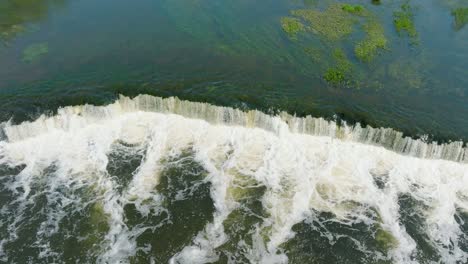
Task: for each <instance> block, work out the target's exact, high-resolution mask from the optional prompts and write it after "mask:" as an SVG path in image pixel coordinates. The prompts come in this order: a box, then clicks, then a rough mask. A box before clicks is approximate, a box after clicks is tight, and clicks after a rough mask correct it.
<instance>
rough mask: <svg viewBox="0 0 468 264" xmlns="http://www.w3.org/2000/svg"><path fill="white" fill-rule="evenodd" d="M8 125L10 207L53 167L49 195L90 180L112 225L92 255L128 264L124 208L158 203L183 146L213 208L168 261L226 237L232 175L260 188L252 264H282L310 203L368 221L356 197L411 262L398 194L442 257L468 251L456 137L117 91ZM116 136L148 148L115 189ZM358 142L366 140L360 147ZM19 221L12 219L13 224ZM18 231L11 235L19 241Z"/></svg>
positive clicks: (464, 171)
mask: <svg viewBox="0 0 468 264" xmlns="http://www.w3.org/2000/svg"><path fill="white" fill-rule="evenodd" d="M195 118H198V119H195ZM202 119H204V120H202ZM4 132H5V135H6V137H7V138H8V141H2V142H1V143H0V163H2V164H10V165H18V164H24V165H26V167H25V169H24V170H23V171H22V172H21V173H20V174H19V175H17V176H16V178H15V180H14V182H13V184H12V187H11V188H12V189H16V188H17V187H22V191H21V193H20V195H19V196H18V198H17V199H18V203H20V204H23V203H24V204H26V203H27V202H28V201H31V199H33V198H32V197H31V194H30V190H31V182H32V181H33V179H35V178H37V177H41V172H42V171H43V170H44V169H45V168H46V167H48V166H50V165H52V164H55V166H56V167H57V171H56V172H55V173H54V175H55V176H54V178H51V179H49V180H48V184H49V188H50V189H49V192H50V193H55V192H56V191H54V190H55V189H57V188H58V187H59V186H60V187H65V188H73V187H72V185H71V183H75V182H79V183H82V184H87V185H89V186H94V187H93V188H95V190H96V193H97V194H99V195H100V196H99V201H100V202H102V203H103V208H104V212H105V213H106V215H108V216H109V217H108V222H109V226H110V230H109V232H108V234H107V236H106V241H104V242H103V246H102V248H103V251H102V252H101V253H100V254H101V255H100V257H99V261H100V262H112V263H116V262H126V261H128V257H130V256H132V255H134V254H135V252H136V250H137V248H136V242H135V239H136V237H137V236H138V235H139V234H140V233H141V232H142V229H138V228H135V229H131V228H129V227H128V226H127V225H126V223H125V219H124V213H123V206H124V205H125V204H126V203H129V202H131V203H134V204H135V205H136V207H137V210H139V211H140V212H142V214H145V212H146V213H148V210H149V209H148V203H147V201H148V200H151V201H153V202H152V203H149V204H150V205H151V206H158V199H159V198H158V194H157V193H156V190H155V187H156V186H157V185H158V184H159V174H160V172H161V169H162V168H163V167H164V164H162V163H161V161H162V160H163V159H164V158H165V157H167V156H169V155H171V153H174V152H180V151H181V150H183V149H186V148H189V147H190V148H192V149H193V151H194V153H195V154H194V155H195V160H196V161H197V162H199V163H200V164H201V165H202V166H203V167H204V168H205V170H206V171H207V172H208V176H207V179H206V180H207V181H209V182H210V183H211V186H212V187H211V197H212V199H213V201H214V207H215V213H214V217H213V221H212V222H210V223H208V224H207V225H206V226H205V228H204V230H203V231H201V232H200V233H199V234H198V235H197V236H196V237H195V238H194V239H193V241H192V243H191V245H187V246H186V247H185V248H184V249H183V250H182V251H181V252H179V253H177V254H176V255H175V256H174V257H173V258H172V260H171V261H172V262H174V263H177V262H180V263H206V262H210V261H215V260H216V259H217V258H218V251H217V249H218V248H219V246H221V245H222V244H223V243H225V242H226V241H227V240H228V239H229V236H228V235H227V234H225V231H224V226H223V222H224V221H225V220H226V218H227V217H228V216H229V214H230V213H231V212H232V210H234V209H235V208H237V206H239V204H238V202H237V201H236V200H235V198H234V197H232V196H230V195H229V189H230V188H233V186H234V182H235V179H236V177H238V175H237V174H236V173H240V174H242V175H243V176H245V177H249V178H251V179H253V180H255V182H256V183H258V184H259V185H263V186H265V187H266V191H265V193H264V195H263V197H262V204H263V206H264V209H265V210H266V212H267V214H268V217H267V218H266V219H264V221H263V222H262V223H261V225H260V226H258V227H256V228H257V229H256V232H255V234H253V241H254V242H253V246H252V248H251V249H250V252H249V253H248V256H247V258H248V259H250V260H251V261H252V262H258V263H285V262H287V257H286V255H284V254H283V253H281V252H280V251H279V248H280V247H281V245H282V244H283V243H284V242H286V241H287V240H289V239H290V238H291V237H293V236H294V233H293V232H292V231H291V229H292V227H293V226H294V225H295V224H297V223H300V222H302V221H304V220H305V219H306V218H307V217H310V215H311V210H317V211H326V212H331V213H333V214H334V215H335V217H336V219H337V221H344V222H345V221H348V219H350V215H353V214H354V215H353V216H357V217H361V218H365V216H364V215H363V213H362V212H358V211H355V210H353V209H352V208H350V207H349V206H345V204H346V203H347V202H355V203H357V204H364V205H367V206H368V207H370V208H375V210H376V211H377V212H378V214H379V216H380V218H381V226H382V228H383V229H384V230H386V231H388V232H390V233H391V234H392V236H394V237H395V238H396V239H397V240H398V245H397V246H396V247H395V248H393V249H391V251H390V253H389V254H390V255H391V256H392V258H393V260H394V261H395V262H397V263H410V262H412V261H413V260H412V254H413V253H414V251H415V250H416V242H415V241H414V240H413V239H412V238H411V237H410V236H409V234H408V233H407V232H406V230H405V228H404V227H403V226H402V225H401V223H400V222H399V218H400V215H399V205H398V195H399V194H402V193H409V194H410V195H411V196H413V197H414V198H416V199H417V200H419V201H422V202H424V203H425V204H426V205H427V207H428V208H429V210H427V211H426V212H425V216H426V222H425V223H423V224H424V225H425V226H426V229H427V234H428V236H429V237H430V239H431V240H432V241H433V243H434V244H435V245H436V246H437V250H438V251H439V253H440V254H441V255H442V258H443V259H442V261H443V262H447V263H451V262H454V261H461V262H466V261H468V253H467V252H465V251H463V250H462V249H461V248H460V246H459V236H460V234H461V232H462V231H461V229H460V226H459V225H458V224H457V223H456V221H455V219H454V214H455V212H456V209H457V208H461V209H462V210H466V209H467V208H468V200H467V199H466V196H464V195H461V194H466V193H468V164H466V161H467V159H466V157H465V154H464V153H465V151H466V150H465V149H464V148H462V147H461V146H462V145H460V143H453V144H449V145H436V144H432V143H431V144H427V143H424V142H422V141H417V140H412V139H408V138H403V137H401V135H400V134H398V132H395V131H393V130H386V129H372V128H365V129H361V128H359V127H347V126H344V127H337V126H336V124H334V123H333V122H327V121H324V120H323V119H314V118H311V117H307V118H303V119H301V118H295V117H292V116H288V115H286V114H282V115H281V116H277V117H272V116H268V115H265V114H263V113H260V112H257V111H250V112H247V113H244V112H241V111H239V110H234V109H230V108H222V107H214V106H210V105H207V104H200V103H190V102H185V101H180V100H178V99H174V98H171V99H161V98H156V97H150V96H139V97H137V98H135V99H129V98H126V97H122V98H120V99H119V100H118V101H117V102H116V103H114V104H111V105H109V106H102V107H95V106H76V107H66V108H63V109H60V110H59V111H58V114H57V115H56V116H53V117H46V116H42V117H40V118H39V119H38V120H36V121H33V122H25V123H22V124H19V125H6V126H5V127H4ZM299 132H304V133H299ZM371 134H372V135H371ZM398 135H399V136H398ZM119 140H120V141H124V142H128V143H131V144H144V145H146V146H147V148H146V155H145V158H144V160H143V162H142V164H141V165H140V167H139V168H138V170H137V171H136V173H135V174H134V176H133V179H132V181H131V183H130V184H129V186H128V188H126V189H125V190H123V191H122V193H118V192H117V191H116V187H117V186H116V182H115V181H114V180H113V179H112V177H110V175H108V174H107V171H106V166H107V163H108V160H107V154H108V153H109V151H110V149H111V145H112V144H113V143H114V142H116V141H119ZM363 141H364V142H368V143H369V144H362V143H359V142H363ZM389 142H390V143H389ZM379 144H381V145H383V146H385V147H387V148H390V149H393V150H396V151H400V152H401V153H403V154H408V155H402V154H398V153H397V152H394V151H391V150H387V149H386V148H384V147H382V146H376V145H379ZM418 157H426V158H418ZM436 158H437V159H436ZM438 158H444V159H452V160H455V161H458V162H454V161H449V160H443V159H438ZM375 175H377V176H378V177H384V178H385V181H386V184H385V187H384V188H383V189H380V188H378V187H377V185H376V184H375V181H374V177H376V176H375ZM379 175H380V176H379ZM54 188H55V189H54ZM69 198H70V197H67V196H61V197H58V198H53V197H52V196H51V197H50V199H60V201H66V199H69ZM20 208H21V207H20ZM55 212H56V213H57V214H56V215H54V214H52V215H51V218H50V219H49V220H48V223H53V226H55V227H57V223H58V222H59V221H60V219H61V217H62V216H61V214H62V213H63V212H64V211H63V210H62V209H61V208H60V207H59V208H57V210H56V211H55ZM18 215H21V210H19V214H18ZM16 224H17V222H15V221H13V222H11V223H10V225H11V226H12V230H14V229H15V226H16ZM51 232H56V231H51ZM14 233H15V232H14V231H12V233H11V236H10V238H9V239H10V240H14V239H15V238H14ZM260 233H262V235H260ZM265 234H266V235H267V237H266V238H265V236H264V235H265ZM40 242H42V240H40ZM2 243H7V242H4V241H2ZM43 243H44V244H45V243H46V242H45V241H44V242H43ZM449 248H450V249H449ZM3 254H6V255H7V254H8V252H4V253H3Z"/></svg>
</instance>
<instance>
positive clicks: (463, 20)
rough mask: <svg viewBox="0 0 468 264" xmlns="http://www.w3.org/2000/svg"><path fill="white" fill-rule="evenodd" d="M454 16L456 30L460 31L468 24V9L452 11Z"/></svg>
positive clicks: (462, 8)
mask: <svg viewBox="0 0 468 264" xmlns="http://www.w3.org/2000/svg"><path fill="white" fill-rule="evenodd" d="M452 16H453V17H454V19H455V29H456V30H460V29H461V28H463V27H464V26H465V25H466V24H468V7H460V8H456V9H454V10H452Z"/></svg>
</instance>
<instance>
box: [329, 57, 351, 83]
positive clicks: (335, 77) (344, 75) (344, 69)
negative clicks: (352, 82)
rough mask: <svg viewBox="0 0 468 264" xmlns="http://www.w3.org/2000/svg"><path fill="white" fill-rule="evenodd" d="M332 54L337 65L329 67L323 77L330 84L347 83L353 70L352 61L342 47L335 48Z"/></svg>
mask: <svg viewBox="0 0 468 264" xmlns="http://www.w3.org/2000/svg"><path fill="white" fill-rule="evenodd" d="M332 56H333V59H334V60H335V66H334V67H330V68H328V69H327V70H326V72H325V74H324V75H323V78H324V79H325V80H326V81H327V82H328V83H330V84H335V85H336V84H346V83H347V82H348V81H347V80H348V75H349V73H350V72H351V62H350V61H349V60H348V58H347V57H346V54H345V53H344V51H343V50H342V49H335V50H334V51H333V54H332Z"/></svg>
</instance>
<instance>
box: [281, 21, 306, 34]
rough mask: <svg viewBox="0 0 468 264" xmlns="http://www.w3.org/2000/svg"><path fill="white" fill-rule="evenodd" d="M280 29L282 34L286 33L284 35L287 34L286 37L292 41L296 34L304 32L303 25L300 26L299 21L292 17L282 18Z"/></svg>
mask: <svg viewBox="0 0 468 264" xmlns="http://www.w3.org/2000/svg"><path fill="white" fill-rule="evenodd" d="M281 27H282V28H283V30H284V32H286V34H288V36H289V37H290V38H293V39H295V38H296V37H297V33H299V32H303V31H305V26H304V24H302V23H301V21H300V20H299V19H297V18H294V17H282V18H281Z"/></svg>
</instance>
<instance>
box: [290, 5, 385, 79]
mask: <svg viewBox="0 0 468 264" xmlns="http://www.w3.org/2000/svg"><path fill="white" fill-rule="evenodd" d="M291 15H292V16H294V17H295V18H298V19H300V20H303V21H305V22H307V23H306V24H305V25H303V26H304V27H303V28H302V27H301V28H300V29H299V27H298V26H295V27H292V29H291V28H290V27H288V26H285V25H284V24H287V23H286V22H290V21H291V20H289V21H288V20H286V19H291V18H290V17H286V18H285V17H283V18H282V19H281V21H282V24H283V30H284V31H285V32H286V33H288V34H290V35H291V34H292V35H295V33H296V32H297V31H298V30H301V31H311V32H312V33H314V34H317V35H318V36H319V37H320V38H321V39H324V40H325V41H326V42H324V44H325V43H326V46H334V44H333V42H336V41H341V40H343V39H344V38H345V37H347V36H349V35H351V34H352V33H353V32H354V29H355V26H356V25H358V24H360V25H362V29H363V31H364V33H365V36H364V38H363V39H362V40H360V41H358V42H357V43H356V44H355V48H354V52H355V55H356V57H357V58H358V59H359V60H360V61H362V62H369V61H371V60H372V59H374V57H375V56H376V55H377V54H378V51H379V49H386V48H387V38H386V36H385V31H384V28H383V26H382V25H381V23H380V22H379V20H378V18H377V17H376V16H375V15H374V14H373V13H372V12H370V11H369V10H367V9H366V8H365V7H363V6H362V5H352V4H336V3H335V4H331V5H330V6H329V7H328V8H327V9H325V10H319V9H298V10H293V11H292V12H291ZM300 20H299V21H291V22H290V23H297V22H299V23H300ZM283 21H284V22H283ZM326 49H329V47H326ZM309 51H311V50H309V49H306V53H308V54H309V53H310V52H309ZM322 52H326V51H325V50H324V51H322ZM309 55H310V54H309ZM311 55H313V57H317V56H316V55H317V52H313V54H311ZM344 76H345V74H343V71H342V69H341V68H336V67H333V68H329V69H328V70H327V71H326V73H325V75H324V78H325V79H326V80H327V81H329V82H332V83H336V82H342V81H343V80H344V79H345V77H344Z"/></svg>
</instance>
